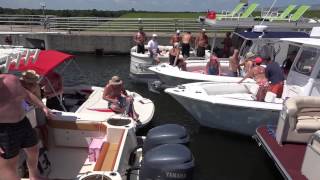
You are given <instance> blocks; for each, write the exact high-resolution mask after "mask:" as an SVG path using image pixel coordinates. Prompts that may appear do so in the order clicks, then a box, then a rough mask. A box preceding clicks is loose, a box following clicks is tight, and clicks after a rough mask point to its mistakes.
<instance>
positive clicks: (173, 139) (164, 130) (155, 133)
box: [143, 124, 190, 153]
mask: <svg viewBox="0 0 320 180" xmlns="http://www.w3.org/2000/svg"><path fill="white" fill-rule="evenodd" d="M189 139H190V138H189V135H188V133H187V130H186V129H185V128H184V127H183V126H180V125H177V124H165V125H162V126H158V127H155V128H152V129H151V130H149V132H148V134H147V136H146V140H145V142H144V145H143V153H146V152H147V151H149V150H150V149H152V148H154V147H156V146H159V145H162V144H184V145H186V144H188V143H189Z"/></svg>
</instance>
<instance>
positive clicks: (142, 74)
mask: <svg viewBox="0 0 320 180" xmlns="http://www.w3.org/2000/svg"><path fill="white" fill-rule="evenodd" d="M136 48H137V47H136V46H134V47H132V48H131V51H130V55H131V58H130V77H131V78H132V79H133V80H135V81H136V82H142V83H148V82H152V81H155V80H158V77H157V75H156V74H155V73H154V72H152V71H150V70H149V69H148V68H149V67H151V66H155V64H153V62H154V60H153V59H152V58H151V57H150V54H149V52H148V51H146V52H145V53H144V54H142V53H137V50H136ZM171 48H172V46H159V50H160V55H159V56H158V57H159V60H160V63H164V62H169V50H170V49H171ZM190 56H191V57H194V56H195V53H194V51H193V50H190ZM209 56H210V52H209V50H206V57H205V58H197V59H202V60H204V59H207V58H208V57H209ZM194 58H196V57H194Z"/></svg>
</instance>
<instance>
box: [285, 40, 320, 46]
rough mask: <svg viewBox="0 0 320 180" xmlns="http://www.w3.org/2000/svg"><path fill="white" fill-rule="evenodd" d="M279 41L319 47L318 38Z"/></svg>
mask: <svg viewBox="0 0 320 180" xmlns="http://www.w3.org/2000/svg"><path fill="white" fill-rule="evenodd" d="M280 40H282V41H289V42H293V43H299V44H303V45H305V46H313V47H318V48H319V47H320V39H318V38H281V39H280Z"/></svg>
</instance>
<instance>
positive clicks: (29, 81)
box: [20, 70, 48, 148]
mask: <svg viewBox="0 0 320 180" xmlns="http://www.w3.org/2000/svg"><path fill="white" fill-rule="evenodd" d="M38 80H39V75H38V74H37V73H36V71H34V70H27V71H24V72H23V73H22V77H21V78H20V82H21V84H22V86H23V87H24V88H26V89H27V90H28V91H30V92H31V93H32V94H34V95H35V96H36V97H37V98H38V99H39V100H41V99H42V97H41V89H40V85H39V84H38ZM35 113H36V121H37V128H38V129H39V131H40V138H41V140H42V144H43V147H44V148H48V128H47V125H46V124H47V122H46V117H45V114H44V113H43V111H42V110H41V109H39V108H36V109H35Z"/></svg>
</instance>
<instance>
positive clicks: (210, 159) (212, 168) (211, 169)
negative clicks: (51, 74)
mask: <svg viewBox="0 0 320 180" xmlns="http://www.w3.org/2000/svg"><path fill="white" fill-rule="evenodd" d="M76 62H77V64H78V65H79V67H80V69H81V73H79V71H78V70H77V69H76V66H74V65H73V64H71V66H69V67H68V68H67V69H66V71H65V73H64V74H63V75H64V77H65V79H64V81H65V83H66V84H72V85H75V84H79V83H87V84H88V83H90V84H92V85H96V86H104V85H105V84H106V82H108V80H109V79H110V78H111V77H112V76H113V75H119V76H120V77H121V78H122V79H123V80H124V83H125V87H126V89H128V90H131V91H136V92H138V93H140V94H141V95H143V96H144V97H146V98H149V99H151V100H152V101H153V102H154V104H155V106H156V110H155V114H154V117H153V119H152V121H151V122H150V124H149V125H147V127H145V128H144V129H142V130H140V131H139V132H138V134H140V135H145V134H146V132H147V130H148V129H150V128H152V127H155V126H158V125H161V124H165V123H176V124H180V125H183V126H184V127H186V129H187V130H188V132H189V134H190V136H191V143H190V149H191V151H192V153H193V155H194V157H195V162H196V168H195V172H194V173H195V178H194V179H195V180H213V179H218V180H220V179H221V180H228V179H237V180H241V179H243V180H251V179H260V180H271V179H282V176H281V175H280V173H279V172H278V170H277V168H276V167H275V165H274V164H273V162H272V160H271V159H270V158H269V157H268V156H267V154H266V153H265V152H264V151H263V149H262V148H259V147H258V146H257V144H256V142H255V141H254V140H253V139H252V138H250V137H243V136H239V135H236V134H232V133H227V132H222V131H218V130H214V129H209V128H204V127H200V126H199V124H198V123H197V121H195V120H193V118H192V117H191V115H190V114H189V113H188V112H187V111H185V110H184V108H183V107H182V106H181V105H180V104H179V103H177V102H176V101H175V100H174V99H173V98H171V96H169V95H167V94H165V93H162V94H155V93H152V92H149V91H148V88H147V86H146V85H143V84H134V83H131V82H130V78H129V63H130V57H129V56H94V55H77V56H76Z"/></svg>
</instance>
